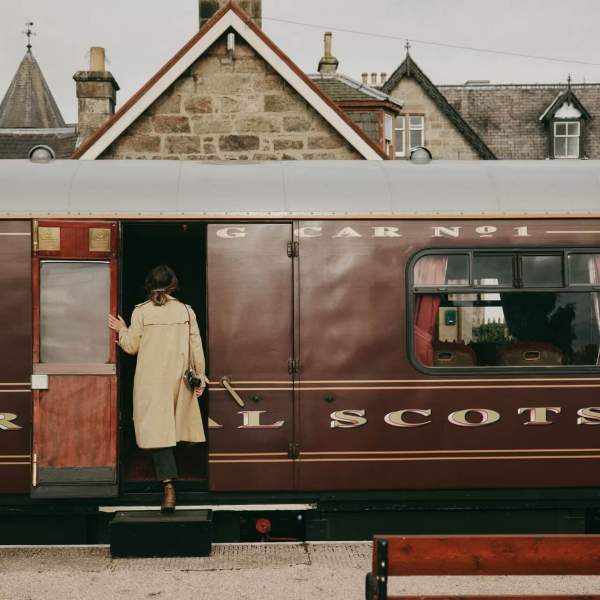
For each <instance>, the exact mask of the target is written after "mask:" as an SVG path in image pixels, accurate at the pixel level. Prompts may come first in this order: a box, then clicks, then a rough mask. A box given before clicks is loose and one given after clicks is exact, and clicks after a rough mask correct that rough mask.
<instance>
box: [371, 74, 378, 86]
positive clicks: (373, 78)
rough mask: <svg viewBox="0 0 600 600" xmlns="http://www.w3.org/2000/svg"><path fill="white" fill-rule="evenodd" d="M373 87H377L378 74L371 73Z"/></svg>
mask: <svg viewBox="0 0 600 600" xmlns="http://www.w3.org/2000/svg"><path fill="white" fill-rule="evenodd" d="M371 85H373V86H375V85H377V73H371Z"/></svg>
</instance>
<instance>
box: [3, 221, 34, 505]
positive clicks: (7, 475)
mask: <svg viewBox="0 0 600 600" xmlns="http://www.w3.org/2000/svg"><path fill="white" fill-rule="evenodd" d="M0 290H1V291H0V330H1V331H2V334H1V340H2V343H1V344H0V494H24V493H28V492H29V486H30V481H31V389H30V376H31V224H30V223H29V222H28V221H13V222H0Z"/></svg>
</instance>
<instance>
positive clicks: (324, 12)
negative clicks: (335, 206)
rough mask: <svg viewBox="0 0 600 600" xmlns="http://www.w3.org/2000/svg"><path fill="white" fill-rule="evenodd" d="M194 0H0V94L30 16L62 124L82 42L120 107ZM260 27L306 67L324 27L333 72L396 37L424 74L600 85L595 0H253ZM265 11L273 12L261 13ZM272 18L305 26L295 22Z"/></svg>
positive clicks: (373, 64)
mask: <svg viewBox="0 0 600 600" xmlns="http://www.w3.org/2000/svg"><path fill="white" fill-rule="evenodd" d="M197 6H198V0H54V1H52V0H0V97H2V96H4V93H5V91H6V89H7V87H8V85H9V84H10V81H11V79H12V77H13V75H14V73H15V71H16V69H17V66H18V64H19V62H20V61H21V59H22V57H23V54H24V52H25V45H26V41H25V36H24V35H23V34H22V33H21V32H22V31H23V30H24V29H25V26H24V23H25V22H26V21H27V20H29V19H31V20H32V21H34V22H35V28H34V29H35V31H36V32H37V37H35V38H34V39H33V51H34V54H35V56H36V58H37V60H38V62H39V63H40V65H41V67H42V70H43V72H44V74H45V76H46V79H47V80H48V83H49V85H50V87H51V89H52V91H53V93H54V95H55V97H56V100H57V102H58V104H59V106H60V108H61V110H62V112H63V116H64V117H65V119H66V120H67V121H70V122H74V121H75V120H76V118H77V105H76V100H75V88H74V82H73V80H72V76H73V74H74V73H75V71H77V70H80V69H86V67H87V62H88V58H87V55H88V51H89V47H90V46H105V47H106V49H107V54H108V57H109V61H110V64H109V69H110V70H111V71H112V73H113V75H114V76H115V78H116V79H117V81H118V82H119V85H120V86H121V91H120V93H119V97H118V103H119V104H122V103H123V102H124V101H125V100H126V99H127V98H128V97H129V96H130V95H131V94H132V93H133V92H134V91H135V90H137V89H138V88H139V87H140V86H141V85H142V84H143V83H144V82H145V81H146V80H147V79H148V78H149V77H150V76H151V75H152V74H153V73H154V72H155V71H156V70H158V68H159V67H161V66H162V65H163V64H164V63H165V62H166V61H167V60H168V58H170V56H171V55H172V54H174V53H175V52H176V51H177V50H178V49H179V48H180V47H181V46H182V45H183V44H184V43H185V42H186V41H187V40H188V39H189V38H190V37H191V36H192V35H193V34H194V32H195V31H197V28H198V8H197ZM263 16H264V19H265V20H264V24H263V29H264V30H265V32H266V33H267V34H268V35H269V36H271V37H272V38H273V39H274V40H275V42H276V43H278V44H279V46H280V47H281V48H282V49H283V51H284V52H286V53H287V54H288V55H289V56H290V57H291V58H292V59H293V60H294V61H296V62H297V63H298V64H299V65H300V67H301V68H302V69H304V70H305V71H309V72H313V71H315V70H316V67H317V64H318V61H319V58H320V57H321V55H322V49H323V48H322V38H323V32H325V31H326V30H327V29H328V28H332V29H333V30H334V54H335V55H336V56H337V58H338V59H339V61H340V71H341V72H343V73H345V74H347V75H350V76H352V77H355V78H357V79H359V78H360V74H361V73H362V72H363V71H368V72H369V73H370V72H371V71H378V72H381V71H386V72H387V73H391V72H392V71H393V70H394V69H395V68H396V67H397V66H398V64H399V63H400V62H401V60H402V59H403V57H404V52H405V50H404V41H403V40H401V39H389V38H384V37H382V38H377V37H372V36H366V35H357V34H353V33H344V32H336V31H335V29H336V28H339V29H350V30H355V31H363V32H367V33H376V34H380V35H383V36H394V37H401V38H405V37H407V38H410V39H411V40H412V50H411V53H412V55H413V58H414V59H415V60H416V61H417V62H418V63H419V65H420V66H421V68H422V69H423V70H424V71H425V72H426V73H427V74H428V75H429V77H430V79H431V80H432V81H434V82H435V83H438V84H440V83H463V82H464V81H466V80H467V79H490V80H491V81H492V82H495V83H549V82H552V83H554V82H562V81H565V80H566V77H567V74H568V73H569V72H571V73H572V75H573V78H574V81H575V82H581V81H584V80H585V81H587V82H600V36H599V35H598V23H600V1H599V0H578V1H577V2H568V1H567V0H369V1H365V0H326V1H325V0H263ZM271 19H274V20H271ZM276 19H284V20H289V21H296V22H303V23H309V24H315V25H317V26H318V27H315V28H312V27H305V26H299V25H292V24H286V23H281V22H277V21H276ZM418 40H422V41H431V42H440V43H446V44H455V45H461V46H471V47H477V48H486V49H491V50H502V51H508V52H515V53H521V54H529V55H541V56H548V57H555V58H559V59H565V60H573V61H582V62H589V63H597V64H596V65H583V64H576V63H571V64H569V63H567V62H564V63H563V62H552V61H544V60H533V59H525V58H518V57H510V56H502V55H498V54H490V53H485V52H473V51H468V50H460V49H451V48H441V47H436V46H432V45H427V44H424V43H420V42H419V41H418Z"/></svg>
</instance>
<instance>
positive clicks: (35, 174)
mask: <svg viewBox="0 0 600 600" xmlns="http://www.w3.org/2000/svg"><path fill="white" fill-rule="evenodd" d="M546 214H547V215H560V214H565V215H569V214H572V215H589V214H593V215H596V216H600V161H595V160H585V161H584V160H574V161H550V160H547V161H441V160H440V161H435V160H434V161H432V162H431V163H429V164H427V165H414V164H412V163H411V162H410V161H381V162H375V161H271V162H262V163H260V162H235V161H226V162H188V161H128V160H124V161H109V160H101V161H72V160H55V161H53V162H51V163H48V164H34V163H32V162H30V161H28V160H0V219H2V218H10V217H12V218H16V217H23V218H27V217H30V216H40V217H42V216H57V217H60V216H70V217H77V216H81V217H85V216H92V215H93V216H103V215H104V216H112V217H115V218H119V217H121V218H140V217H143V216H145V215H146V216H164V217H173V218H199V219H202V218H207V219H208V218H212V217H214V218H221V217H223V216H235V217H244V216H247V217H249V218H252V217H259V218H260V217H263V218H277V217H282V218H293V217H307V218H310V217H319V216H333V217H337V216H340V217H343V216H352V215H355V216H357V215H358V216H365V217H369V216H383V217H385V216H390V217H402V216H413V215H417V216H419V215H447V216H455V217H459V216H461V215H471V216H477V215H481V216H485V215H498V216H502V215H546Z"/></svg>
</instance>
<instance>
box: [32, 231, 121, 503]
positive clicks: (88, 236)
mask: <svg viewBox="0 0 600 600" xmlns="http://www.w3.org/2000/svg"><path fill="white" fill-rule="evenodd" d="M33 233H34V245H33V247H34V258H33V268H32V272H33V286H32V289H33V301H34V310H33V315H34V320H33V359H34V365H33V373H34V377H33V383H32V387H33V388H34V392H33V463H34V464H33V474H32V496H34V497H39V498H80V497H107V496H113V495H116V494H117V472H116V471H117V386H116V366H115V340H114V336H113V335H112V333H111V332H109V330H108V328H107V323H106V317H107V314H108V312H112V313H114V312H115V310H116V292H117V247H118V245H117V225H116V223H112V222H68V221H63V222H61V221H40V222H39V223H35V224H34V232H33Z"/></svg>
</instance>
